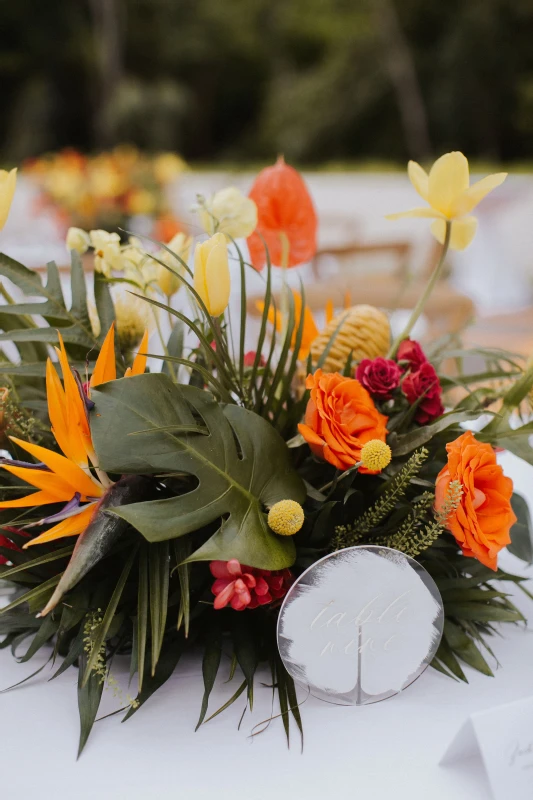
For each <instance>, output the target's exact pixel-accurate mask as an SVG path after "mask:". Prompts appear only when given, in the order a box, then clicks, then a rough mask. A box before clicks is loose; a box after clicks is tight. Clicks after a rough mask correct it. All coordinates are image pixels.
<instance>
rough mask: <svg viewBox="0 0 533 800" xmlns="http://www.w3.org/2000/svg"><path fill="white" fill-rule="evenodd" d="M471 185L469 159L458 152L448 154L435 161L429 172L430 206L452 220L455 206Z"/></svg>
mask: <svg viewBox="0 0 533 800" xmlns="http://www.w3.org/2000/svg"><path fill="white" fill-rule="evenodd" d="M469 183H470V177H469V172H468V160H467V158H466V157H465V156H464V155H463V154H462V153H460V152H458V151H455V152H453V153H446V155H444V156H441V157H440V158H438V159H437V160H436V161H435V163H434V164H433V166H432V167H431V170H430V172H429V191H428V202H429V204H430V206H431V207H432V208H434V209H436V210H437V211H440V212H441V213H442V214H444V215H445V216H446V217H448V218H450V217H451V215H452V212H453V208H454V204H455V203H456V201H457V200H458V199H459V197H460V196H461V195H462V194H463V192H465V191H466V190H467V189H468V186H469Z"/></svg>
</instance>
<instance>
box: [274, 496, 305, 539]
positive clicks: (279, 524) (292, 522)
mask: <svg viewBox="0 0 533 800" xmlns="http://www.w3.org/2000/svg"><path fill="white" fill-rule="evenodd" d="M304 519H305V516H304V510H303V508H302V507H301V505H300V503H297V502H296V500H280V501H279V502H278V503H274V505H273V506H272V508H271V509H270V511H269V512H268V527H269V528H270V529H271V530H273V531H274V533H277V534H279V535H280V536H294V534H295V533H298V531H299V530H300V528H301V527H302V525H303V524H304Z"/></svg>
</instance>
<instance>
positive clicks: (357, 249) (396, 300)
mask: <svg viewBox="0 0 533 800" xmlns="http://www.w3.org/2000/svg"><path fill="white" fill-rule="evenodd" d="M411 253H412V246H411V243H410V242H407V241H397V242H386V243H381V244H380V243H370V244H350V245H341V246H339V247H338V248H337V247H328V248H325V249H323V250H320V251H319V252H318V253H317V257H316V258H315V261H316V260H317V259H318V258H319V257H323V256H324V255H326V254H327V255H330V256H335V257H336V258H338V259H339V261H340V264H341V268H340V270H339V272H338V274H335V275H332V276H331V277H328V278H327V279H324V278H323V277H321V276H320V270H319V269H313V274H314V275H315V276H316V282H314V283H312V284H310V285H306V287H305V296H306V302H307V305H308V306H309V308H310V309H311V311H313V312H316V311H321V310H323V309H324V307H325V304H326V301H327V300H331V301H332V303H333V306H334V307H335V308H337V309H339V308H343V307H344V305H345V298H346V297H347V296H349V298H350V303H351V304H353V305H355V304H359V303H366V304H368V305H373V306H377V307H378V308H383V309H386V310H387V311H396V310H398V309H411V308H414V307H415V305H416V303H417V302H418V299H419V298H420V295H421V294H422V292H423V291H424V289H425V286H426V282H427V279H428V277H429V275H430V274H431V272H432V270H433V269H434V267H435V263H436V260H437V258H438V257H439V255H440V245H439V244H438V243H437V242H434V244H432V246H431V248H430V251H429V253H428V255H427V258H426V260H425V263H424V265H423V267H422V269H421V270H420V272H419V273H418V274H417V275H416V276H415V277H414V278H413V279H412V280H410V279H409V274H408V263H409V258H410V256H411ZM375 254H379V255H383V254H385V255H389V256H392V262H393V264H392V269H389V270H388V271H384V272H375V271H373V272H370V271H367V272H361V271H359V270H358V269H354V264H356V262H357V260H360V259H362V258H363V257H364V256H368V255H375ZM343 265H344V266H343ZM274 297H275V299H276V302H279V293H278V295H276V294H274ZM262 299H263V298H262V297H259V296H250V297H249V298H248V311H249V313H250V314H251V315H252V316H255V317H257V316H258V315H259V311H258V308H257V304H258V301H261V300H262ZM474 310H475V308H474V304H473V302H472V300H471V299H470V298H469V297H466V296H465V295H462V294H460V293H459V292H458V291H457V290H456V289H454V288H453V287H452V286H451V285H450V284H449V282H448V281H447V280H446V278H444V279H443V280H441V281H439V283H438V284H437V286H436V287H435V289H434V291H433V294H432V295H431V297H430V298H429V301H428V302H427V304H426V307H425V309H424V316H425V317H426V319H427V321H428V328H429V330H428V338H431V339H435V338H438V337H439V336H442V335H443V334H445V333H456V332H457V331H459V330H461V329H462V328H463V327H464V326H465V325H466V324H467V323H468V322H469V321H470V320H471V319H472V318H473V316H474Z"/></svg>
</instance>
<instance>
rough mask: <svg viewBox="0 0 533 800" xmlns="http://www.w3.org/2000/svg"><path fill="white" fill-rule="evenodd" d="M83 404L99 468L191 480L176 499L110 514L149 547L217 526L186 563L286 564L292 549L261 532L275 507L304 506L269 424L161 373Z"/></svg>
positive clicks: (109, 388)
mask: <svg viewBox="0 0 533 800" xmlns="http://www.w3.org/2000/svg"><path fill="white" fill-rule="evenodd" d="M91 397H92V399H93V400H94V401H95V403H96V407H95V409H94V412H93V414H92V419H91V430H92V435H93V441H94V444H95V448H96V453H97V456H98V459H99V465H100V467H101V468H102V469H104V470H106V471H108V472H118V473H136V474H160V475H162V474H168V473H187V474H189V475H193V476H195V477H196V478H197V480H198V485H197V486H196V487H195V488H194V489H193V490H192V491H189V492H188V493H186V494H183V495H181V496H178V497H172V498H168V499H161V500H152V501H149V502H143V503H133V504H131V505H128V506H122V507H120V508H116V509H113V511H114V513H116V514H118V515H119V516H121V517H122V518H123V519H125V520H127V521H128V522H130V523H131V524H132V525H133V526H134V527H135V528H137V530H139V531H140V532H141V533H142V534H143V536H144V537H145V538H146V539H148V541H150V542H158V541H162V540H165V539H173V538H176V537H178V536H184V535H185V534H187V533H191V532H192V531H196V530H198V529H200V528H202V527H203V526H205V525H207V524H209V523H212V522H214V521H215V520H217V519H220V520H221V524H220V528H219V529H218V530H217V532H216V533H215V534H214V535H213V536H212V537H211V538H210V539H209V540H208V541H207V542H206V543H205V544H203V545H202V546H201V547H200V548H199V549H198V550H196V552H194V553H193V554H192V556H191V557H190V558H189V559H188V560H190V561H210V560H211V559H220V560H223V561H226V560H229V559H230V558H236V559H238V560H239V561H240V562H241V563H242V564H247V565H249V566H254V567H260V568H262V569H282V568H284V567H288V566H290V565H291V564H292V563H293V561H294V556H295V550H294V543H293V542H292V541H291V539H290V538H289V537H282V536H277V535H276V534H274V533H273V532H272V531H271V530H270V528H269V527H268V525H267V522H266V514H265V508H266V507H268V506H270V505H273V504H274V503H276V502H277V501H278V500H285V499H291V500H297V501H299V502H303V500H304V498H305V487H304V484H303V482H302V481H301V479H300V478H299V476H298V475H297V473H296V472H295V471H294V469H293V468H292V466H291V463H290V458H289V451H288V449H287V447H286V445H285V442H284V441H283V439H282V438H281V437H280V435H279V434H278V433H277V431H276V430H275V429H274V428H273V427H272V426H271V425H270V424H269V423H268V422H266V421H265V420H264V419H262V418H261V417H259V416H258V415H257V414H254V413H253V412H251V411H247V410H246V409H244V408H240V407H238V406H234V405H219V404H218V403H217V402H216V401H215V399H214V398H213V396H212V395H211V394H209V393H208V392H205V391H202V390H200V389H197V388H195V387H192V386H179V385H176V384H174V383H173V382H172V381H171V380H170V379H169V378H168V377H167V376H166V375H162V374H152V375H139V376H137V377H134V378H127V379H123V380H118V381H112V382H109V383H106V384H103V385H102V386H99V387H98V390H97V391H94V392H93V394H92V395H91Z"/></svg>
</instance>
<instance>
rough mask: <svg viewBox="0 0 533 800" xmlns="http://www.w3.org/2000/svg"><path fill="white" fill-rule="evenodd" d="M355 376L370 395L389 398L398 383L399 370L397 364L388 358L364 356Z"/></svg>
mask: <svg viewBox="0 0 533 800" xmlns="http://www.w3.org/2000/svg"><path fill="white" fill-rule="evenodd" d="M355 377H356V378H357V380H358V381H359V383H361V384H362V385H363V386H364V387H365V389H366V390H367V391H368V392H370V394H371V395H374V397H380V398H382V399H383V400H389V399H390V397H391V396H392V393H393V391H394V390H395V389H397V388H398V386H399V385H400V377H401V372H400V368H399V366H398V364H397V363H396V362H395V361H391V359H389V358H382V357H379V358H374V359H373V360H371V359H370V358H364V359H363V360H362V361H361V362H360V364H359V366H358V367H357V372H356V374H355Z"/></svg>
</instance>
